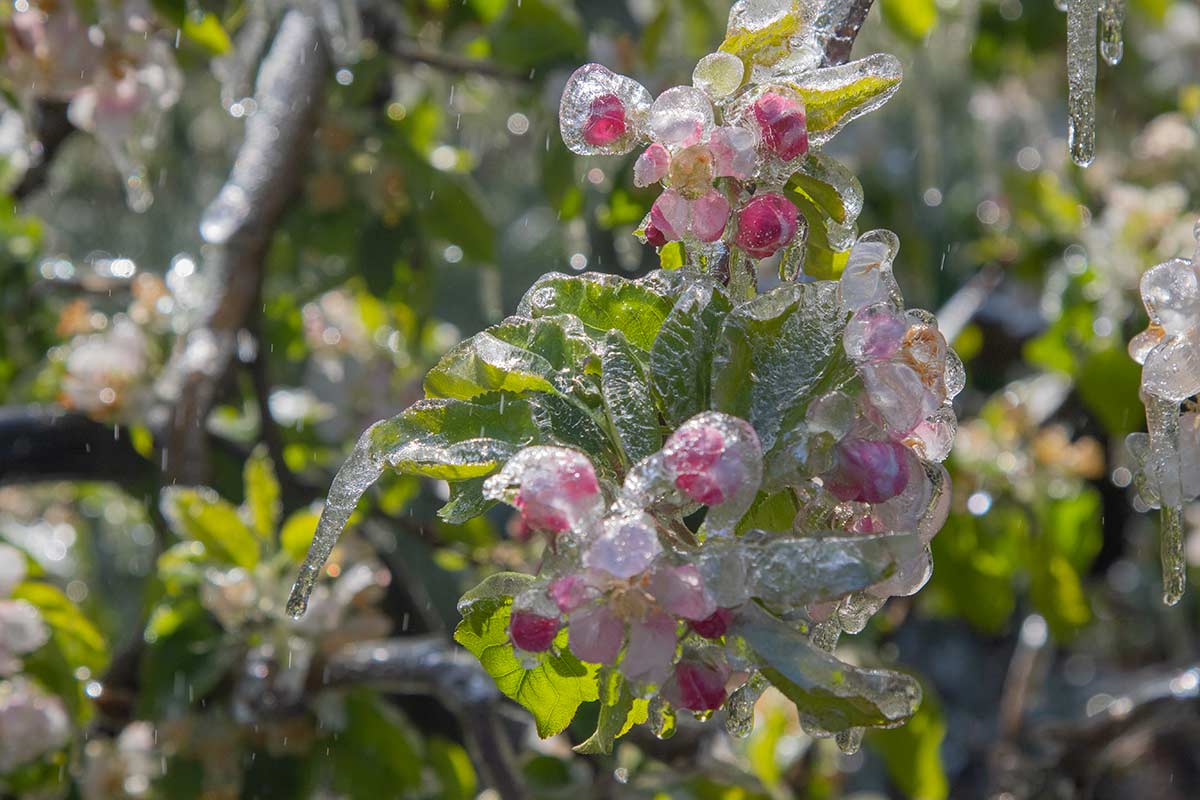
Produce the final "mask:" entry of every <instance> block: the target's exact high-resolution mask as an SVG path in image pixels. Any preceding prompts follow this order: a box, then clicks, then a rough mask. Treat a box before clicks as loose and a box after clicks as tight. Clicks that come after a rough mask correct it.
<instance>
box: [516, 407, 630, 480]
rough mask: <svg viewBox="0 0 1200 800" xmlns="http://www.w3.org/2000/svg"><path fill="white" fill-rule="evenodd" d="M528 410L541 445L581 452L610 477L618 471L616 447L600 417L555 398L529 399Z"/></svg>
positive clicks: (618, 462) (618, 461)
mask: <svg viewBox="0 0 1200 800" xmlns="http://www.w3.org/2000/svg"><path fill="white" fill-rule="evenodd" d="M529 409H530V413H531V415H532V416H533V421H534V425H536V426H537V430H538V436H539V440H540V441H541V442H543V443H545V444H557V445H563V446H566V447H574V448H575V449H576V450H582V451H583V452H585V453H587V454H588V455H590V456H591V457H592V461H593V463H595V465H596V467H597V468H598V469H608V470H609V471H610V473H611V472H614V471H616V470H617V469H618V468H619V466H620V456H619V455H618V453H617V451H616V445H615V443H614V442H613V441H612V440H611V439H610V438H609V435H608V433H607V432H606V430H605V428H603V427H601V424H600V422H598V421H597V419H596V417H597V415H594V414H593V413H592V412H590V411H588V410H587V409H585V408H583V407H582V406H581V405H580V404H578V403H575V402H572V401H571V400H570V399H568V398H565V397H559V396H558V395H553V394H540V395H534V396H532V397H530V398H529ZM598 415H599V416H602V414H598Z"/></svg>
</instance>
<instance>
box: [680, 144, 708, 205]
mask: <svg viewBox="0 0 1200 800" xmlns="http://www.w3.org/2000/svg"><path fill="white" fill-rule="evenodd" d="M669 176H670V180H671V188H672V189H674V190H675V191H676V192H679V194H681V195H683V196H684V197H686V198H687V199H688V200H695V199H696V198H698V197H701V196H702V195H706V194H708V193H709V192H710V191H712V188H713V187H712V182H713V179H714V178H715V177H716V165H715V164H714V162H713V155H712V152H711V151H710V150H709V149H708V147H706V146H704V145H699V144H698V145H692V146H691V147H687V148H684V149H683V150H680V151H679V152H678V153H677V154H676V155H675V157H674V158H672V159H671V168H670V172H669Z"/></svg>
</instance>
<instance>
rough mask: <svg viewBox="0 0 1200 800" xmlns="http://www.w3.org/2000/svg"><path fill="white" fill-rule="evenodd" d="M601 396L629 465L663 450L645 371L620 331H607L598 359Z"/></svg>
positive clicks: (655, 410) (660, 433)
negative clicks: (659, 449)
mask: <svg viewBox="0 0 1200 800" xmlns="http://www.w3.org/2000/svg"><path fill="white" fill-rule="evenodd" d="M600 392H601V395H602V397H603V398H604V410H605V411H606V412H607V413H608V418H609V419H610V420H611V421H612V425H613V428H614V429H615V433H616V436H617V439H618V440H619V441H620V444H621V449H622V450H623V451H624V453H625V458H626V460H627V461H628V462H630V463H632V462H636V461H638V460H640V459H642V458H645V457H646V456H648V455H650V454H652V453H654V452H655V451H657V450H658V448H659V447H661V446H662V432H661V430H660V428H659V420H658V411H657V409H656V408H655V407H654V398H653V397H652V396H651V394H650V384H649V381H648V380H647V378H646V368H645V366H644V365H643V363H642V362H641V360H640V359H639V358H638V356H637V355H636V354H635V352H634V349H633V347H632V346H631V345H630V344H629V342H628V340H626V339H625V337H624V336H623V335H622V334H621V333H620V332H619V331H615V330H613V331H609V332H608V335H607V336H606V337H605V338H604V349H603V351H602V352H601V355H600Z"/></svg>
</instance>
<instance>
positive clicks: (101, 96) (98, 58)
mask: <svg viewBox="0 0 1200 800" xmlns="http://www.w3.org/2000/svg"><path fill="white" fill-rule="evenodd" d="M3 37H4V48H3V63H4V68H5V72H6V78H7V82H8V85H9V87H10V88H11V90H12V91H13V94H14V95H15V96H16V97H17V98H18V100H19V101H20V103H21V105H22V107H23V108H22V110H23V111H25V112H26V114H27V115H28V116H30V117H32V113H33V107H34V104H35V103H36V101H38V100H54V101H59V102H66V103H68V104H69V105H68V107H67V116H68V118H69V119H70V121H71V124H73V125H74V126H75V127H77V128H80V129H81V130H84V131H87V132H88V133H91V134H92V135H93V136H95V137H96V139H97V140H98V141H99V142H100V144H101V145H102V146H103V147H104V149H105V150H106V151H107V152H108V154H109V157H110V158H111V159H112V160H113V163H114V164H115V165H116V167H117V169H118V170H119V171H120V172H121V174H122V177H123V178H124V181H125V186H126V193H127V196H128V199H129V203H130V206H131V207H132V208H133V209H135V210H138V211H144V210H145V209H146V208H147V207H148V206H149V204H150V203H151V201H152V199H153V198H152V195H151V193H150V190H149V187H148V185H147V179H146V172H145V166H144V164H143V161H144V157H145V154H146V153H148V152H150V151H152V150H153V149H154V147H155V145H156V143H157V140H158V137H159V132H160V127H161V123H162V120H163V116H164V114H165V112H167V111H168V110H170V109H171V108H172V107H173V106H174V105H175V104H176V102H178V100H179V95H180V91H181V90H182V84H183V79H182V76H181V73H180V71H179V69H178V67H177V66H176V64H175V56H174V52H173V47H172V45H171V44H170V42H169V40H164V39H163V38H161V36H160V35H159V30H158V25H157V22H156V21H155V17H154V13H153V11H152V10H151V6H150V4H149V3H148V2H145V0H100V2H96V3H87V4H77V3H76V2H75V0H22V2H18V3H16V4H14V8H13V10H12V12H11V13H10V14H9V15H8V16H7V17H6V19H5V20H4V23H3Z"/></svg>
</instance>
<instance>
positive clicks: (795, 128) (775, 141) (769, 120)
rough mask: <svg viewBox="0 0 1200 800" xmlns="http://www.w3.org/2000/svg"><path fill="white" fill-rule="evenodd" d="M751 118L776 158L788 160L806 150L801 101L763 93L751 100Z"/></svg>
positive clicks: (806, 141)
mask: <svg viewBox="0 0 1200 800" xmlns="http://www.w3.org/2000/svg"><path fill="white" fill-rule="evenodd" d="M754 118H755V119H756V120H758V125H759V128H760V129H761V130H762V140H763V144H764V145H765V146H766V148H767V149H768V150H770V151H771V152H772V153H774V154H775V155H777V156H779V158H781V159H783V160H784V161H791V160H792V159H793V158H797V157H799V156H802V155H804V154H805V153H807V152H808V127H807V125H806V124H805V119H804V105H803V104H802V103H800V102H798V101H796V100H793V99H791V98H789V97H783V96H782V95H778V94H775V93H774V92H767V93H766V94H764V95H763V96H762V97H760V98H758V100H756V101H754Z"/></svg>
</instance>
